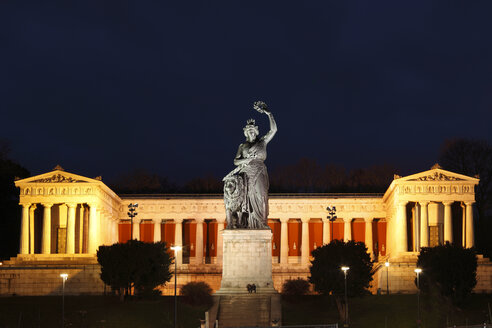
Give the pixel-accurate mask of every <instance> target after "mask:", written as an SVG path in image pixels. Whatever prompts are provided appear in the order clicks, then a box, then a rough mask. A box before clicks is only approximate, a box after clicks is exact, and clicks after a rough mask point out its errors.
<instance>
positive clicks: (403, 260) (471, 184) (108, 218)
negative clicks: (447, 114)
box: [0, 165, 492, 295]
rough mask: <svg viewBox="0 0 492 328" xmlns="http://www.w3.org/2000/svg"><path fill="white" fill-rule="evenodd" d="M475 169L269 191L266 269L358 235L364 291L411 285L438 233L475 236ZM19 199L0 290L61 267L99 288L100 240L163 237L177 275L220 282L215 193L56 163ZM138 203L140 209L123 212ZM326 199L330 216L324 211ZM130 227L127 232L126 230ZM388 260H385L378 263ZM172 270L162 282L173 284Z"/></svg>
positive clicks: (50, 277)
mask: <svg viewBox="0 0 492 328" xmlns="http://www.w3.org/2000/svg"><path fill="white" fill-rule="evenodd" d="M478 182H479V179H477V178H473V177H468V176H465V175H461V174H457V173H453V172H449V171H445V170H443V169H441V168H440V167H439V166H437V165H436V166H434V167H433V168H432V169H431V170H429V171H425V172H421V173H417V174H414V175H410V176H406V177H400V176H396V175H395V177H394V180H393V182H392V183H391V184H390V186H389V188H388V189H387V191H386V192H385V193H384V194H270V199H269V208H270V214H269V218H268V225H269V226H270V228H271V230H272V233H273V240H272V261H273V263H272V264H273V279H274V284H275V287H276V288H277V290H281V285H282V283H283V282H284V281H285V280H286V279H293V278H298V277H301V278H307V277H308V275H309V265H310V260H311V259H312V258H311V255H310V254H311V251H312V250H313V249H315V248H317V247H320V246H322V245H324V244H327V243H329V242H330V241H331V240H333V239H339V240H345V241H348V240H355V241H361V242H364V243H365V244H366V246H367V248H368V252H369V253H370V254H371V256H372V258H373V259H374V260H375V266H374V268H375V269H374V271H375V276H374V281H373V287H372V291H373V292H376V291H377V289H378V288H379V286H380V285H381V286H384V287H385V286H386V277H387V275H386V271H384V272H385V274H381V272H380V271H382V269H381V268H382V267H384V265H382V264H383V263H384V262H386V261H389V262H390V269H389V270H390V272H389V274H388V277H389V279H390V281H389V283H390V284H389V285H390V289H391V290H392V291H394V292H411V291H413V290H414V289H415V286H414V284H413V279H414V276H413V268H415V264H416V259H417V255H418V252H419V250H420V248H421V247H427V246H435V245H439V244H443V243H445V242H451V243H457V244H460V245H463V246H464V247H467V248H470V247H473V246H474V202H475V191H474V190H475V186H476V185H477V184H478ZM15 185H16V186H17V187H18V188H19V191H20V205H21V207H22V217H21V222H19V224H20V226H21V235H20V247H19V254H18V256H17V257H15V258H12V259H11V260H9V261H6V262H5V263H4V265H2V266H1V267H0V294H19V295H46V294H52V293H58V292H59V288H60V280H59V278H58V277H59V271H60V270H61V271H63V270H64V271H67V272H68V273H69V276H70V277H72V280H70V278H69V280H68V281H67V286H66V287H67V292H68V293H70V292H72V293H74V294H81V293H100V292H102V291H104V289H105V287H104V285H103V284H102V282H101V281H100V279H99V272H100V268H99V266H98V264H97V260H96V251H97V249H98V247H99V246H100V245H111V244H113V243H117V242H126V241H127V240H129V239H130V238H133V239H138V240H142V241H145V242H157V241H164V242H166V243H167V244H168V245H169V246H172V245H182V246H183V251H182V252H179V253H178V254H177V259H176V260H177V264H178V272H179V280H180V281H178V285H182V284H184V283H186V282H188V281H206V282H208V283H209V284H210V285H211V287H212V288H213V289H214V290H217V289H218V288H219V287H220V279H221V270H222V267H221V264H222V234H221V232H222V231H223V230H224V228H225V226H226V222H225V207H224V201H223V197H222V195H117V194H116V193H115V192H113V191H112V190H111V189H110V188H109V187H108V186H106V185H105V184H104V183H103V182H102V181H101V179H100V178H95V179H91V178H87V177H83V176H80V175H76V174H72V173H68V172H66V171H64V170H63V169H62V168H61V167H57V168H55V169H54V170H53V171H51V172H48V173H45V174H41V175H37V176H33V177H30V178H26V179H22V180H17V181H15ZM130 203H138V209H137V211H138V215H137V216H136V217H135V218H133V219H130V218H129V217H128V216H127V212H128V205H129V204H130ZM327 206H335V207H336V209H337V213H336V215H337V218H336V219H335V220H328V219H327V214H328V213H327V210H326V208H327ZM132 233H133V236H131V234H132ZM488 263H489V262H488V261H486V260H484V259H482V258H481V260H480V267H479V277H478V284H477V287H476V290H480V291H491V290H492V283H491V281H490V276H491V275H490V272H492V271H491V270H490V266H489V264H488ZM384 270H386V269H384ZM172 282H173V280H171V282H170V283H169V284H167V285H166V286H164V287H162V289H163V291H164V292H165V293H166V292H171V291H173V290H174V285H172Z"/></svg>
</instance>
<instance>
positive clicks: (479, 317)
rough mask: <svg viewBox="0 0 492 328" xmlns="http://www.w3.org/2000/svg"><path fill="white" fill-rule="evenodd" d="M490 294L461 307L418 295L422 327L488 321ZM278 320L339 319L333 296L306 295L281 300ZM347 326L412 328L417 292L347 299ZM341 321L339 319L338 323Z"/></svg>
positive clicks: (290, 322)
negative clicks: (280, 312)
mask: <svg viewBox="0 0 492 328" xmlns="http://www.w3.org/2000/svg"><path fill="white" fill-rule="evenodd" d="M489 303H490V304H491V306H492V295H489V294H476V295H472V296H471V297H470V299H469V300H468V301H467V302H466V304H464V305H463V306H462V307H461V308H459V309H458V308H456V307H452V306H450V305H448V304H446V303H445V302H444V301H443V300H437V301H436V300H432V299H429V298H426V297H424V296H421V303H420V305H421V319H422V325H421V326H422V328H425V327H427V328H438V327H446V326H453V325H457V326H459V325H465V324H466V323H468V324H479V323H483V322H489V317H488V316H489V315H488V304H489ZM282 316H283V317H282V319H283V323H284V324H285V325H296V324H297V325H299V324H321V323H325V324H326V323H336V322H339V316H338V311H337V306H336V303H335V300H334V298H332V297H322V296H318V295H313V296H311V295H307V296H303V297H301V298H297V300H296V301H295V302H288V301H287V300H285V299H284V301H283V304H282ZM349 317H350V323H351V324H350V327H355V328H357V327H361V328H362V327H399V328H405V327H412V328H413V327H416V326H417V325H416V320H417V295H416V294H413V295H389V296H386V295H380V296H377V295H369V296H365V297H361V298H351V299H349ZM339 323H340V324H341V322H339ZM340 327H342V325H340Z"/></svg>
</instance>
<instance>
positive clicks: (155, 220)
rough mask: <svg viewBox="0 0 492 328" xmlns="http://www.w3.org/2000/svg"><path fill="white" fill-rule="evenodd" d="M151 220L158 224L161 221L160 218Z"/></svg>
mask: <svg viewBox="0 0 492 328" xmlns="http://www.w3.org/2000/svg"><path fill="white" fill-rule="evenodd" d="M152 222H153V223H154V224H159V223H162V219H154V220H152Z"/></svg>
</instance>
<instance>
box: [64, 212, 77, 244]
mask: <svg viewBox="0 0 492 328" xmlns="http://www.w3.org/2000/svg"><path fill="white" fill-rule="evenodd" d="M67 206H68V219H67V248H66V252H67V254H75V208H76V207H77V204H73V203H68V204H67Z"/></svg>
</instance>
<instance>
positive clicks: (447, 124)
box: [0, 0, 492, 181]
mask: <svg viewBox="0 0 492 328" xmlns="http://www.w3.org/2000/svg"><path fill="white" fill-rule="evenodd" d="M491 15H492V2H491V1H460V2H458V1H456V2H455V1H405V2H402V1H378V2H374V1H295V2H294V1H258V2H256V1H224V2H222V1H134V2H129V1H103V0H97V1H79V2H73V1H39V2H38V1H6V2H5V1H3V2H2V4H0V41H1V46H0V47H1V49H0V50H1V51H0V108H1V112H2V115H1V121H2V123H3V124H2V128H1V130H0V131H1V132H0V137H1V138H7V139H8V140H10V143H11V147H12V154H11V155H12V157H13V158H15V159H16V160H17V161H18V162H19V163H21V164H22V165H24V166H25V167H27V168H28V169H29V170H30V171H31V173H32V174H38V173H43V172H46V171H48V170H50V169H52V168H53V167H54V166H55V165H56V164H60V165H62V166H63V167H64V168H65V169H66V170H67V171H70V172H73V173H79V174H82V175H88V176H96V175H102V176H103V178H104V179H105V180H107V179H111V178H112V177H114V176H115V175H117V174H119V173H122V172H128V171H129V170H131V169H133V168H145V169H147V170H149V171H151V172H155V173H158V174H160V175H164V176H168V177H170V178H171V179H173V180H176V181H181V180H186V179H189V178H192V177H195V176H203V175H206V174H210V173H211V174H214V175H216V176H218V177H220V176H223V175H225V174H226V173H227V172H229V171H230V170H231V169H232V168H233V163H232V160H233V157H234V155H235V153H236V150H237V146H238V145H239V143H241V142H242V140H243V139H244V136H243V132H242V127H243V126H244V124H245V122H246V120H247V119H248V118H250V117H253V118H255V119H256V120H257V122H259V123H260V131H261V132H263V133H265V132H266V128H267V127H266V125H267V122H268V120H267V118H266V116H263V115H260V114H259V113H257V112H255V111H254V110H253V109H252V104H253V102H254V101H255V100H264V101H265V102H267V103H268V105H269V107H270V109H271V110H272V112H273V113H274V115H275V118H276V120H277V123H278V126H279V131H278V133H277V135H276V137H275V138H274V140H273V141H272V142H271V143H270V144H269V149H268V151H269V158H268V160H267V165H268V166H269V167H270V168H275V167H276V166H278V165H281V164H282V163H289V164H292V163H295V162H297V161H298V160H299V159H300V158H303V157H308V158H314V159H316V160H318V161H319V162H320V163H337V164H340V165H343V166H345V167H347V168H353V167H367V166H370V165H374V164H383V163H388V164H392V165H393V166H395V167H397V168H399V169H400V170H402V171H407V172H408V173H411V172H415V171H418V170H423V169H427V168H430V166H431V165H432V164H434V162H435V161H436V160H437V156H438V153H439V149H440V147H441V145H442V143H443V142H444V140H446V139H449V138H455V137H467V138H480V139H486V140H488V141H489V142H492V132H491V131H492V19H491V18H490V17H491Z"/></svg>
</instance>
